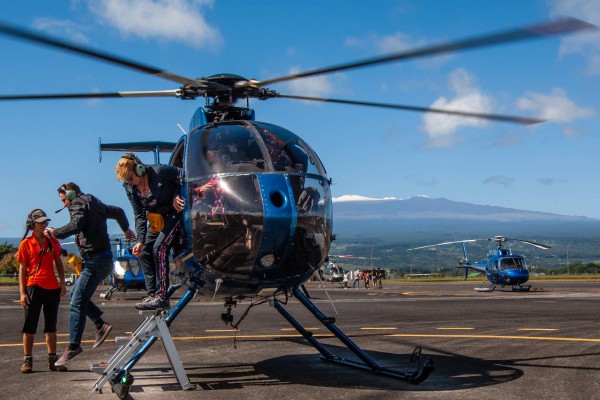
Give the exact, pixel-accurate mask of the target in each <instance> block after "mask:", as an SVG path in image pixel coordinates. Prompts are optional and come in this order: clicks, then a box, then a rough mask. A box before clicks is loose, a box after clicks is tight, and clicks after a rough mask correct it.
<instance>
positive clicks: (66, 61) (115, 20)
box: [0, 0, 600, 237]
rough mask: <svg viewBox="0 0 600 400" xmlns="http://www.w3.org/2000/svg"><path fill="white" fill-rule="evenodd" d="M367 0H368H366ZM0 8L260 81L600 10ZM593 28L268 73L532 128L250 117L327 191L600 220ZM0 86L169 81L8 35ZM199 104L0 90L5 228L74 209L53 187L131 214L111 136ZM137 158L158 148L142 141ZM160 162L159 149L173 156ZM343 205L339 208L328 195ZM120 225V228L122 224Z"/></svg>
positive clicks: (599, 14) (308, 110)
mask: <svg viewBox="0 0 600 400" xmlns="http://www.w3.org/2000/svg"><path fill="white" fill-rule="evenodd" d="M367 4H368V6H367ZM0 7H1V8H3V10H2V13H1V14H0V15H2V17H0V18H1V19H2V20H3V21H6V22H11V23H13V24H16V25H19V26H23V27H28V28H32V29H38V30H41V31H43V32H46V33H49V34H52V35H56V36H58V37H61V38H65V39H68V40H72V41H75V42H77V43H81V44H84V45H86V46H90V47H92V48H96V49H100V50H103V51H107V52H111V53H114V54H117V55H121V56H124V57H128V58H130V59H133V60H136V61H138V62H140V63H143V64H148V65H151V66H155V67H158V68H161V69H165V70H167V71H170V72H173V73H176V74H179V75H184V76H188V77H192V78H195V77H204V76H209V75H212V74H216V73H221V72H225V73H235V74H238V75H242V76H244V77H246V78H256V79H259V80H264V79H269V78H274V77H279V76H281V75H287V74H289V73H292V72H294V71H304V70H308V69H314V68H318V67H325V66H331V65H336V64H339V63H343V62H349V61H354V60H360V59H364V58H368V57H372V56H377V55H380V54H385V53H388V52H393V51H400V50H404V49H410V48H417V47H420V46H426V45H432V44H436V43H440V42H444V41H448V40H452V39H460V38H465V37H468V36H471V35H478V34H482V33H490V32H495V31H499V30H504V29H508V28H514V27H518V26H522V25H530V24H533V23H538V22H542V21H547V20H549V19H552V18H555V17H557V16H560V15H568V16H573V17H578V18H582V19H585V20H586V21H588V22H592V23H595V24H597V25H600V3H598V2H597V1H593V0H562V1H558V0H556V1H550V0H547V1H522V0H519V1H513V0H505V1H502V2H498V1H466V0H465V1H459V0H457V1H432V0H418V1H417V0H415V1H400V0H396V1H384V0H381V1H373V2H368V3H365V2H364V1H357V0H337V1H323V0H320V1H317V0H304V1H296V0H286V1H279V0H263V1H254V2H252V1H247V0H228V1H209V0H197V1H193V0H187V1H184V0H171V1H166V0H164V1H157V0H139V1H135V2H128V1H124V0H90V1H76V0H73V1H60V0H57V1H52V2H39V1H34V0H22V1H19V2H11V4H10V6H8V5H3V6H0ZM599 39H600V38H599V34H598V33H586V34H576V35H571V36H568V37H566V36H565V37H561V38H556V37H555V38H550V39H542V40H533V41H526V42H521V43H517V44H508V45H501V46H496V47H490V48H483V49H477V50H471V51H466V52H461V53H454V54H447V55H444V56H438V57H433V58H426V59H419V60H414V61H409V62H402V63H395V64H388V65H382V66H376V67H370V68H364V69H358V70H353V71H345V72H339V73H334V74H330V75H324V76H320V77H318V78H310V79H303V80H297V81H293V82H291V83H280V84H274V85H273V86H272V87H271V88H272V89H275V90H277V91H279V92H281V93H284V94H300V95H307V96H321V97H333V98H343V99H354V100H363V101H374V102H388V103H398V104H408V105H417V106H435V107H440V108H443V107H455V108H460V109H469V110H473V111H483V112H493V113H506V114H517V115H525V116H535V117H543V118H547V119H550V120H551V121H550V122H546V123H544V124H540V125H536V126H532V127H524V126H519V125H513V124H506V123H490V122H481V121H475V122H474V121H472V120H468V119H464V118H463V119H457V118H449V117H441V118H440V117H439V116H438V117H434V116H431V115H423V114H418V113H411V112H401V111H390V110H385V109H374V108H367V107H356V106H344V105H334V104H314V103H308V102H303V101H295V100H286V99H272V100H269V101H266V102H263V101H258V100H255V101H253V102H252V103H251V106H252V107H253V108H254V109H255V110H256V115H257V120H260V121H267V122H271V123H275V124H278V125H281V126H284V127H286V128H288V129H290V130H291V131H293V132H295V133H297V134H299V135H300V136H302V137H303V138H304V139H305V140H306V141H307V142H308V143H309V144H310V145H311V146H312V147H313V148H314V149H315V150H316V151H317V152H318V154H319V155H320V157H321V159H322V161H323V162H324V164H325V166H326V168H327V170H328V174H329V176H330V177H331V178H332V179H333V181H334V186H333V189H332V190H333V195H334V197H340V196H343V195H360V196H366V197H371V198H384V197H395V198H407V197H411V196H415V195H427V196H430V197H446V198H448V199H451V200H455V201H466V202H471V203H475V204H484V205H495V206H503V207H512V208H518V209H525V210H534V211H545V212H551V213H557V214H566V215H584V216H588V217H593V218H600V207H599V206H598V200H597V199H598V198H599V197H600V189H599V188H598V185H597V180H598V179H597V175H598V172H599V168H598V165H597V163H598V161H597V160H598V150H599V149H600V143H599V142H600V135H599V133H598V130H599V129H600V116H599V115H598V100H599V99H600V89H599V88H600V40H599ZM0 51H1V53H2V58H1V61H0V76H1V78H0V93H1V94H33V93H69V92H75V93H81V92H94V91H100V92H111V91H129V90H131V91H133V90H167V89H175V88H177V84H174V83H171V82H169V81H166V80H164V79H160V78H156V77H152V76H148V75H144V74H142V73H139V72H135V71H131V70H127V69H124V68H120V67H117V66H114V65H109V64H105V63H102V62H99V61H95V60H91V59H86V58H83V57H81V56H77V55H72V54H67V53H64V52H59V51H56V50H52V49H47V48H42V47H40V46H37V45H32V44H29V43H25V42H19V41H16V40H13V39H10V38H4V37H0ZM201 104H202V101H182V100H178V99H175V98H156V99H107V100H62V101H28V102H2V103H0V132H1V135H2V140H3V146H1V148H0V166H1V167H2V170H3V171H4V172H5V173H4V178H3V181H4V182H3V183H4V189H3V196H1V197H0V209H1V210H2V211H1V212H0V237H13V236H20V235H21V234H22V233H23V231H24V221H25V217H26V215H27V213H28V212H29V211H30V210H31V209H32V208H38V207H39V208H43V209H44V210H46V211H47V212H50V213H52V218H53V221H52V223H51V224H52V225H54V226H60V225H62V224H64V223H66V222H67V221H68V215H67V213H66V212H64V213H61V214H56V215H55V214H54V213H53V211H54V210H55V209H57V208H59V207H60V206H61V204H60V202H59V200H58V197H57V195H56V188H57V187H58V186H59V185H60V184H61V183H62V182H66V181H75V182H77V183H79V184H80V186H81V187H82V189H83V191H85V192H89V193H92V194H95V195H97V196H98V197H99V198H101V199H102V200H103V201H104V202H106V203H109V204H115V205H119V206H122V207H123V208H125V210H126V211H127V213H128V215H129V217H130V219H131V218H132V213H131V210H130V206H129V203H128V201H127V199H126V197H125V193H124V191H123V189H122V187H121V185H120V183H119V182H117V181H116V180H115V177H114V172H113V168H114V165H115V163H116V161H117V159H118V154H116V153H115V154H111V153H106V154H105V155H104V157H103V161H102V163H99V162H98V149H97V147H98V137H101V138H102V141H103V142H120V141H136V140H164V141H176V140H177V139H178V138H179V136H180V135H181V132H180V130H179V128H177V124H181V125H182V126H183V127H187V126H188V122H189V119H190V117H191V115H192V113H193V111H194V110H195V108H196V107H198V106H200V105H201ZM142 159H143V160H145V161H147V162H150V161H151V157H150V156H149V155H147V156H142ZM164 159H165V160H166V157H165V158H164ZM334 215H335V209H334ZM111 230H112V231H114V232H117V231H118V227H117V226H116V224H113V225H111Z"/></svg>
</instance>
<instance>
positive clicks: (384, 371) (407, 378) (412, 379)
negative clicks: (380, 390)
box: [321, 356, 435, 385]
mask: <svg viewBox="0 0 600 400" xmlns="http://www.w3.org/2000/svg"><path fill="white" fill-rule="evenodd" d="M321 359H322V360H323V361H325V362H331V363H334V364H339V365H343V366H346V367H352V368H356V369H360V370H363V371H368V372H372V373H375V374H377V375H383V376H387V377H390V378H394V379H398V380H401V381H403V382H406V383H410V384H411V385H418V384H420V383H421V382H424V381H425V380H426V379H427V378H428V377H429V375H430V374H431V373H432V372H433V371H434V370H435V363H434V362H433V360H432V359H431V358H430V357H427V358H426V359H425V362H424V363H423V365H422V366H421V365H420V362H419V366H418V368H417V369H415V370H407V371H405V372H400V371H394V370H392V369H389V368H379V369H377V370H373V369H372V368H370V367H369V366H367V365H365V364H363V363H360V362H357V361H354V360H348V359H345V358H342V357H337V356H335V357H333V358H332V359H328V358H327V357H324V356H321ZM411 361H413V360H412V357H411Z"/></svg>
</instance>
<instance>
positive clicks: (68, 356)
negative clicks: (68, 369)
mask: <svg viewBox="0 0 600 400" xmlns="http://www.w3.org/2000/svg"><path fill="white" fill-rule="evenodd" d="M82 352H83V349H82V348H81V346H79V347H78V348H77V349H75V350H69V348H68V347H67V348H66V349H65V351H64V352H63V353H62V355H61V356H60V358H59V359H58V360H56V362H55V363H54V365H55V366H57V367H62V366H63V365H65V364H66V363H68V362H69V361H71V360H72V359H73V358H75V356H78V355H79V354H81V353H82Z"/></svg>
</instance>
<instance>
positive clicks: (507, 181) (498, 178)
mask: <svg viewBox="0 0 600 400" xmlns="http://www.w3.org/2000/svg"><path fill="white" fill-rule="evenodd" d="M514 181H515V180H514V179H512V178H508V177H506V176H504V175H494V176H490V177H489V178H487V179H486V180H485V181H483V184H484V185H487V184H490V183H493V184H496V185H501V186H504V187H506V188H508V187H509V186H512V184H513V182H514Z"/></svg>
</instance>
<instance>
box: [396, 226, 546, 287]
mask: <svg viewBox="0 0 600 400" xmlns="http://www.w3.org/2000/svg"><path fill="white" fill-rule="evenodd" d="M481 240H487V241H495V242H496V243H497V247H496V248H495V249H493V250H490V251H488V254H487V256H488V258H487V259H486V260H482V261H476V262H471V261H469V259H468V257H467V246H466V243H472V242H477V241H481ZM509 240H512V241H516V242H521V243H525V244H528V245H530V246H534V247H537V248H538V249H543V250H548V249H550V246H547V245H545V244H541V243H536V242H532V241H531V240H523V239H511V238H507V237H505V236H494V237H493V238H487V239H468V240H458V241H455V242H444V243H437V244H432V245H428V246H421V247H414V248H412V249H408V250H419V249H427V248H432V247H438V246H446V245H450V244H456V243H460V244H462V248H463V255H464V257H463V259H462V260H461V261H460V263H459V264H460V265H459V266H458V267H456V268H459V269H464V270H465V280H466V279H467V277H468V273H469V270H470V269H472V270H473V271H477V272H479V273H481V274H483V275H485V277H486V278H487V280H488V281H489V282H491V284H490V285H489V286H488V287H484V284H485V282H484V283H482V284H481V287H479V288H476V289H475V290H477V291H481V292H491V291H493V290H494V289H495V288H496V286H497V285H500V286H501V287H505V286H510V287H512V290H513V291H519V292H528V291H529V290H530V289H531V285H523V284H524V283H526V282H527V281H528V280H529V270H528V269H527V264H526V263H525V259H524V258H523V257H522V256H520V255H517V254H513V253H512V251H511V250H510V248H509V249H505V248H503V247H502V243H504V242H507V241H509Z"/></svg>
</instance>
